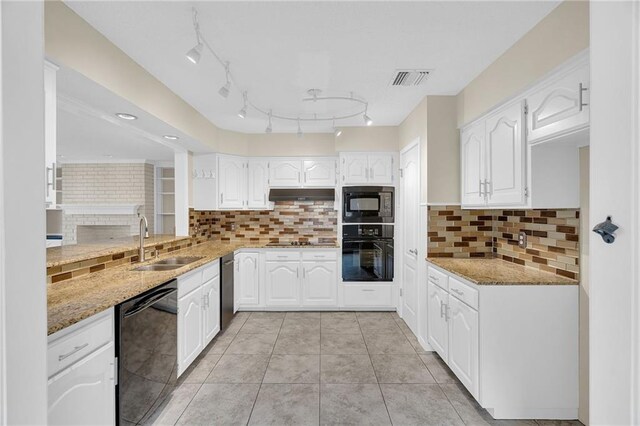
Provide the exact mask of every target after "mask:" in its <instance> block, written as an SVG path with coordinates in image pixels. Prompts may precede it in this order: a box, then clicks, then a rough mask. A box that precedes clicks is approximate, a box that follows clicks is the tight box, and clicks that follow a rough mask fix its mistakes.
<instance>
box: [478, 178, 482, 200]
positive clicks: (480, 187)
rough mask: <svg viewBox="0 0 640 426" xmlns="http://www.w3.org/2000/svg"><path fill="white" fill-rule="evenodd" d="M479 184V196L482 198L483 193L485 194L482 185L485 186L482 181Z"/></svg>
mask: <svg viewBox="0 0 640 426" xmlns="http://www.w3.org/2000/svg"><path fill="white" fill-rule="evenodd" d="M478 183H479V185H478V194H480V196H481V197H482V192H483V191H482V185H483V183H482V179H480V180H479V181H478Z"/></svg>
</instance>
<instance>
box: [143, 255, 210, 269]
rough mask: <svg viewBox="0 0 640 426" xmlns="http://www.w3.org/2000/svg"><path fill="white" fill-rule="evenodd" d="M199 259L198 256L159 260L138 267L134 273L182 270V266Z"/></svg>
mask: <svg viewBox="0 0 640 426" xmlns="http://www.w3.org/2000/svg"><path fill="white" fill-rule="evenodd" d="M200 259H202V257H200V256H181V257H170V258H168V259H163V260H159V261H157V262H154V263H151V264H149V265H144V266H138V267H137V268H135V269H134V271H156V272H161V271H172V270H174V269H178V268H182V267H183V266H185V265H188V264H190V263H193V262H197V261H198V260H200Z"/></svg>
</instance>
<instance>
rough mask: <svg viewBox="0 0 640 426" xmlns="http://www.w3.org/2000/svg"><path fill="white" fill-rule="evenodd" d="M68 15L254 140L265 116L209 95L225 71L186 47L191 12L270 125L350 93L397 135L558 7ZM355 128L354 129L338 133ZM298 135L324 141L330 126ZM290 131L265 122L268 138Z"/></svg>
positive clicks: (254, 5) (268, 8) (271, 5)
mask: <svg viewBox="0 0 640 426" xmlns="http://www.w3.org/2000/svg"><path fill="white" fill-rule="evenodd" d="M67 4H68V5H69V6H70V7H71V8H72V9H73V10H74V11H75V12H76V13H78V14H79V15H80V16H81V17H82V18H84V19H85V20H87V21H88V22H89V23H90V24H91V25H92V26H93V27H95V28H96V29H97V30H98V31H100V32H101V33H103V34H104V35H105V36H106V37H107V38H109V40H111V41H112V42H113V43H114V44H116V45H117V46H118V47H120V48H121V49H122V50H123V51H124V52H125V53H127V54H128V55H129V56H131V57H132V58H133V59H134V60H135V61H136V62H138V63H139V64H141V65H142V66H143V67H144V68H145V69H147V70H148V71H149V72H150V73H151V74H153V75H154V76H155V77H157V78H158V79H159V80H160V81H162V82H163V83H164V84H165V85H167V86H168V87H169V88H170V89H171V90H173V91H174V92H175V93H177V94H178V95H179V96H181V97H182V98H183V99H185V100H186V101H187V102H189V103H190V104H191V105H192V106H193V107H194V108H196V109H197V110H198V111H200V112H201V113H202V114H203V115H204V116H206V117H207V118H209V119H210V120H211V121H212V122H213V123H214V124H216V125H217V126H219V127H222V128H225V129H230V130H236V131H242V132H248V133H259V132H263V131H264V129H265V127H266V122H265V118H264V116H260V115H258V114H257V112H255V111H254V112H253V113H252V112H251V111H250V113H249V117H247V119H244V120H242V119H240V118H238V117H237V116H236V113H237V111H238V110H239V109H240V108H241V106H242V96H241V94H240V92H239V91H238V90H237V88H236V90H232V94H231V95H230V96H229V98H228V99H226V100H225V99H223V98H221V97H220V96H219V95H218V94H217V91H218V89H219V87H220V86H221V85H222V84H223V83H224V70H223V69H222V68H221V67H220V66H219V64H218V63H217V62H215V60H214V59H213V58H212V57H211V56H210V55H207V54H206V53H205V54H203V59H202V60H201V62H200V64H199V65H193V64H191V63H190V62H188V61H187V60H186V59H185V53H186V52H187V51H188V50H189V49H190V48H192V47H193V46H194V44H195V36H194V31H193V26H192V19H191V8H192V6H195V7H196V8H197V9H198V11H199V18H200V24H201V31H202V33H203V34H204V35H205V37H206V38H207V39H208V40H209V42H210V43H211V44H212V45H213V47H214V48H215V49H216V50H217V51H218V53H219V54H220V55H221V56H222V57H223V58H224V59H227V60H229V61H230V63H231V69H232V72H233V74H234V76H235V77H236V79H237V81H238V84H239V85H240V86H241V89H242V90H248V92H249V96H250V98H251V99H252V100H253V102H254V103H255V104H257V105H259V106H261V107H262V108H264V109H273V111H274V114H275V113H280V114H283V115H291V116H298V115H303V116H305V115H307V116H308V114H313V113H314V112H316V113H318V114H323V113H324V114H330V115H331V114H333V113H341V112H349V111H353V108H354V107H353V106H351V105H346V104H344V103H342V104H337V103H336V104H326V103H320V102H318V103H316V104H311V103H305V104H304V105H303V103H302V102H301V99H302V97H303V96H305V94H306V91H307V90H308V89H310V88H319V89H322V90H324V91H325V92H328V93H332V94H334V93H340V94H346V93H348V92H351V91H353V92H354V93H356V94H357V95H359V96H362V97H364V98H365V99H366V100H368V102H369V115H370V116H371V117H372V118H373V120H374V125H392V126H395V125H398V124H400V123H401V122H402V121H403V120H404V118H406V116H407V115H408V114H409V113H410V112H411V111H412V109H413V108H414V107H415V106H416V105H417V104H418V102H420V100H421V99H422V98H423V97H424V96H425V95H453V94H457V93H458V92H459V91H460V90H461V89H462V88H463V87H464V86H466V85H467V84H468V83H469V82H470V81H471V80H472V79H473V78H474V77H475V76H477V75H478V74H479V73H480V72H481V71H482V70H484V69H485V68H486V67H487V66H488V65H489V64H491V63H492V62H493V61H494V60H495V59H496V58H497V57H499V56H500V55H501V54H502V53H503V52H504V51H505V50H507V49H508V48H509V47H510V46H511V45H513V44H514V43H515V42H516V41H517V40H518V39H520V38H521V37H522V36H523V35H524V34H525V33H526V32H528V31H529V30H530V29H531V28H532V27H533V26H534V25H535V24H536V23H537V22H539V21H540V20H541V19H542V18H543V17H544V16H545V15H547V14H548V13H549V12H550V11H551V10H552V9H553V8H555V7H556V6H557V5H558V4H559V2H558V1H511V2H506V1H498V2H455V1H440V2H436V1H433V2H396V1H386V2H359V1H355V2H329V1H316V2H182V1H173V2H171V1H169V2H144V1H141V2H136V1H128V2H100V1H81V2H78V1H72V2H67ZM404 68H409V69H411V68H425V69H432V70H433V73H432V75H431V76H430V77H429V80H428V81H427V82H426V83H425V84H423V85H422V86H420V87H413V88H392V87H390V86H389V83H390V81H391V78H392V76H393V74H394V71H395V70H396V69H404ZM337 125H338V126H362V125H363V121H362V118H361V117H357V118H352V119H349V120H345V121H342V122H339V123H337ZM303 127H304V128H303V130H305V131H307V132H314V131H321V132H329V131H331V124H330V123H323V124H321V125H318V124H307V125H304V126H303ZM296 129H297V125H296V123H291V122H282V121H277V120H274V122H273V131H274V132H295V131H296Z"/></svg>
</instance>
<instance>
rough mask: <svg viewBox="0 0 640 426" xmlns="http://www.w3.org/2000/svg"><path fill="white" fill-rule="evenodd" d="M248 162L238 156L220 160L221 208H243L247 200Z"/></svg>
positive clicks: (219, 188) (219, 185) (219, 186)
mask: <svg viewBox="0 0 640 426" xmlns="http://www.w3.org/2000/svg"><path fill="white" fill-rule="evenodd" d="M246 173H247V168H246V162H245V161H244V159H241V158H236V157H220V158H219V160H218V191H219V192H220V195H219V197H220V200H219V201H220V208H221V209H231V208H236V209H237V208H242V207H244V205H245V202H246Z"/></svg>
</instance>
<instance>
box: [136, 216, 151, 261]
mask: <svg viewBox="0 0 640 426" xmlns="http://www.w3.org/2000/svg"><path fill="white" fill-rule="evenodd" d="M139 216H140V248H139V249H138V260H139V261H140V262H144V260H145V259H144V239H145V238H149V223H148V222H147V218H146V217H145V216H144V215H140V214H139Z"/></svg>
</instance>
